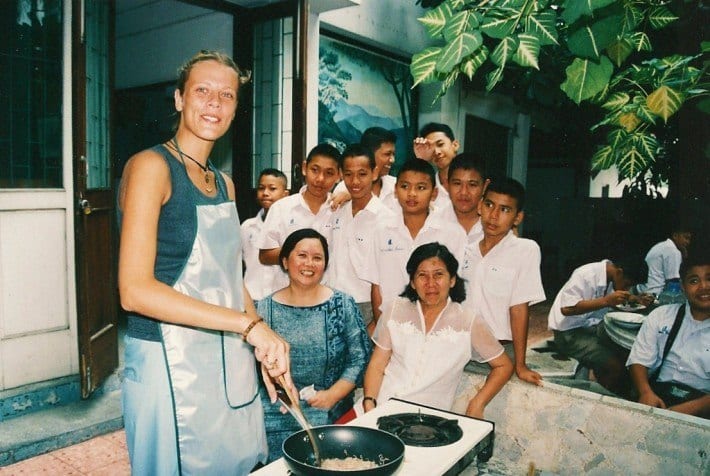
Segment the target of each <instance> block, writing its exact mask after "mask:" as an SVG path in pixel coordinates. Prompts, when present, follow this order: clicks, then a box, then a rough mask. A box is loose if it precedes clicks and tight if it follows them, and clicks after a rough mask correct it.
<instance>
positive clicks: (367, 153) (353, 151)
mask: <svg viewBox="0 0 710 476" xmlns="http://www.w3.org/2000/svg"><path fill="white" fill-rule="evenodd" d="M361 156H362V157H367V161H368V163H369V164H370V169H374V168H375V166H376V165H377V163H376V162H375V154H374V153H373V152H372V151H371V150H370V149H368V148H367V147H365V146H364V145H363V144H350V145H348V146H347V147H346V148H345V150H344V151H343V154H342V156H341V160H340V163H339V164H338V165H340V168H341V169H342V168H344V167H345V159H349V158H351V157H361Z"/></svg>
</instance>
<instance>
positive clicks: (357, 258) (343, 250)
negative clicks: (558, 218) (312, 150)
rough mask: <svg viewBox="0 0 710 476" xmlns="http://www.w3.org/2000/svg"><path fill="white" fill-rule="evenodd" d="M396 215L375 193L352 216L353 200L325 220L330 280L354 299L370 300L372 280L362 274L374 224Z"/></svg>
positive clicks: (332, 285) (328, 282) (329, 282)
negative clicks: (364, 277) (366, 279)
mask: <svg viewBox="0 0 710 476" xmlns="http://www.w3.org/2000/svg"><path fill="white" fill-rule="evenodd" d="M392 215H394V212H392V211H391V210H390V209H389V208H387V207H386V206H385V205H384V204H383V203H382V202H381V201H380V199H379V198H377V197H376V196H375V195H373V196H372V198H371V199H370V201H369V202H368V203H367V205H366V206H365V208H363V209H362V210H360V211H359V212H357V214H356V215H355V216H353V204H352V202H351V201H350V202H347V203H345V204H344V205H343V206H341V207H340V208H339V209H338V210H336V211H335V212H334V213H333V214H332V215H331V217H330V220H329V221H328V222H327V223H326V224H325V227H324V229H325V233H326V238H327V239H328V249H329V254H330V262H329V263H328V271H327V280H326V282H327V284H328V285H329V286H331V287H333V288H336V289H339V290H340V291H343V292H344V293H346V294H349V295H351V296H352V297H353V298H354V299H355V302H358V303H363V302H370V289H371V284H370V283H369V282H368V281H365V280H364V279H362V278H361V276H365V275H367V273H365V272H363V269H364V267H365V264H366V263H365V261H366V257H367V254H368V252H369V250H370V246H371V242H372V236H373V232H374V229H375V225H376V224H377V223H378V221H380V220H382V219H384V218H385V217H388V216H392Z"/></svg>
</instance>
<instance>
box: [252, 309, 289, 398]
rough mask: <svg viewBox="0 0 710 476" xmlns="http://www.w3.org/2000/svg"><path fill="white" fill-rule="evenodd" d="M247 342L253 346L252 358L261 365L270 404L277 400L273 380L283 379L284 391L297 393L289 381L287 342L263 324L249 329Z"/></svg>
mask: <svg viewBox="0 0 710 476" xmlns="http://www.w3.org/2000/svg"><path fill="white" fill-rule="evenodd" d="M247 342H248V343H249V344H251V345H253V346H254V356H255V357H256V360H257V361H259V362H260V363H261V375H262V376H263V377H264V385H265V386H266V390H267V392H268V393H269V398H270V399H271V403H275V402H276V400H277V396H276V387H275V386H274V380H275V379H279V377H283V382H284V383H285V384H286V387H288V388H285V389H284V390H286V391H288V392H291V393H292V394H293V392H296V393H297V390H296V387H295V386H294V384H293V381H292V380H291V360H290V357H289V351H290V347H289V345H288V342H286V341H285V340H284V339H283V338H282V337H281V336H280V335H278V334H277V333H276V332H274V331H273V330H272V329H271V328H270V327H269V326H267V325H266V324H265V323H263V322H260V323H258V324H256V325H255V326H254V327H253V328H252V329H251V331H250V332H249V334H248V336H247ZM279 380H280V379H279ZM279 383H280V382H279Z"/></svg>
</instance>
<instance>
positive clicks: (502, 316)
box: [461, 230, 545, 340]
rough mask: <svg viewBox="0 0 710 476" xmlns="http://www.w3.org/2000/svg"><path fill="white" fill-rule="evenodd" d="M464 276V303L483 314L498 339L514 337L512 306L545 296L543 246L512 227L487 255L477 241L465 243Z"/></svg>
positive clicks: (541, 298) (542, 299) (537, 300)
mask: <svg viewBox="0 0 710 476" xmlns="http://www.w3.org/2000/svg"><path fill="white" fill-rule="evenodd" d="M461 276H462V277H463V278H464V279H466V301H465V305H468V306H472V307H473V310H474V311H475V312H476V314H477V315H480V316H482V317H483V319H484V320H485V321H486V323H487V324H488V325H489V326H490V328H491V330H492V331H493V335H495V336H496V339H499V340H512V339H513V334H512V332H511V330H510V307H511V306H515V305H516V304H522V303H529V304H530V305H532V304H536V303H538V302H541V301H544V300H545V290H544V289H543V287H542V278H541V276H540V247H539V246H538V244H537V243H535V242H534V241H533V240H529V239H526V238H518V237H517V236H515V234H514V233H513V231H512V230H511V231H510V232H508V234H507V235H506V236H505V238H503V239H502V240H501V241H500V243H498V244H497V245H496V246H494V247H493V249H491V250H490V251H489V252H488V253H487V254H486V256H481V249H480V248H479V246H478V243H472V244H470V245H466V257H465V259H464V265H463V269H462V274H461Z"/></svg>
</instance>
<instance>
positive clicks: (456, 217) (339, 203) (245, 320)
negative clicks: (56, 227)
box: [118, 51, 708, 475]
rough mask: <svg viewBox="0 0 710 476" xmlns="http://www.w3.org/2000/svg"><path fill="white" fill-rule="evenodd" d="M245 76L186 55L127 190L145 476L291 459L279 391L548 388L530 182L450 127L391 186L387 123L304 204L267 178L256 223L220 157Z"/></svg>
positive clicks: (326, 406) (139, 443) (478, 409)
mask: <svg viewBox="0 0 710 476" xmlns="http://www.w3.org/2000/svg"><path fill="white" fill-rule="evenodd" d="M246 81H248V76H247V75H245V74H244V73H243V72H242V71H241V70H240V69H239V67H238V66H237V65H236V64H235V63H234V62H233V61H232V60H231V58H229V57H228V56H226V55H224V54H222V53H219V52H214V51H202V52H200V53H198V54H197V55H195V56H194V57H192V58H191V59H189V60H188V61H187V62H186V63H185V64H184V65H183V67H182V68H181V69H180V71H179V76H178V81H177V87H176V90H175V94H174V101H175V109H176V111H177V113H178V117H179V121H178V124H177V127H176V131H175V135H174V136H173V137H172V138H171V139H170V140H168V141H166V142H165V143H162V144H158V145H156V146H154V147H152V148H150V149H147V150H144V151H142V152H139V153H138V154H136V155H134V156H133V157H132V158H131V159H130V160H129V161H128V163H127V165H126V168H125V170H124V174H123V177H122V181H121V185H120V187H119V195H118V205H119V206H118V209H119V221H120V227H121V239H120V251H119V276H118V280H119V293H120V299H121V305H122V307H123V308H124V309H125V310H126V311H127V322H128V326H127V333H126V338H125V339H126V348H125V349H126V350H125V366H124V375H125V379H124V383H123V410H124V423H125V429H126V437H127V444H128V450H129V456H130V460H131V468H132V473H133V474H151V475H152V474H182V473H200V474H235V473H236V474H246V473H248V472H250V471H251V470H253V469H254V468H255V467H258V466H259V465H261V464H264V463H266V462H267V461H269V460H270V459H274V458H276V457H278V456H279V454H280V441H282V440H283V438H284V437H285V436H286V435H287V434H288V433H290V432H292V431H294V426H293V425H294V424H295V423H294V421H292V420H291V419H290V417H288V416H286V415H285V414H284V413H283V412H282V409H280V407H279V405H278V403H277V386H279V385H280V386H284V387H286V390H287V391H288V392H291V394H293V392H298V393H299V394H300V396H301V398H302V399H303V401H304V405H303V408H304V411H305V412H306V413H307V416H308V418H309V419H311V420H312V422H313V423H315V424H319V423H326V422H333V421H337V420H339V419H342V418H344V417H345V416H346V412H347V410H348V408H350V407H353V405H354V408H355V409H356V410H358V411H370V410H371V409H372V408H374V407H375V406H376V405H377V403H378V400H379V401H383V400H385V399H387V398H389V397H392V396H398V397H402V398H408V399H410V400H413V401H417V402H420V403H424V404H430V405H432V406H436V407H439V408H449V407H450V406H451V405H452V403H453V398H454V395H455V390H456V384H457V382H458V380H459V378H460V376H461V372H462V371H463V368H464V366H465V365H467V364H468V363H469V361H471V360H476V361H479V362H481V363H484V364H487V365H486V367H487V369H488V372H489V374H488V378H487V379H486V381H485V384H484V386H483V387H482V388H481V389H480V390H479V391H478V393H477V394H476V395H475V396H474V397H473V398H472V400H471V401H470V402H469V404H468V408H467V410H466V413H467V414H469V415H472V416H478V417H481V416H483V411H484V408H485V406H486V404H487V403H488V402H489V401H490V400H491V399H492V398H493V397H494V396H495V394H496V393H497V392H498V391H499V390H500V389H501V388H502V386H503V385H504V384H505V382H507V381H508V379H509V378H510V376H511V375H512V373H513V372H515V373H516V374H517V375H518V377H519V378H520V379H522V380H524V381H527V382H531V383H535V384H540V382H541V377H540V375H539V374H537V373H536V372H534V371H532V370H530V369H529V368H528V367H527V365H526V362H525V350H526V349H525V347H526V341H527V328H528V308H529V306H530V305H531V304H534V303H536V302H539V301H542V300H544V299H545V295H544V291H543V288H542V282H541V277H540V250H539V247H538V246H537V244H536V243H535V242H534V241H532V240H527V239H524V238H520V237H518V236H517V234H516V227H517V225H519V224H520V223H521V221H522V219H523V217H524V212H523V207H524V189H523V187H522V185H521V184H520V183H518V182H516V181H515V180H512V179H510V178H497V179H491V180H489V179H488V178H487V176H486V173H485V170H484V167H483V164H482V163H481V162H480V161H479V160H477V159H475V158H473V157H471V156H470V155H466V154H459V153H458V148H459V144H458V142H457V141H456V140H455V138H454V136H453V133H452V131H451V129H450V128H449V127H448V126H446V125H443V124H429V125H427V126H425V127H424V128H423V129H422V131H421V137H419V138H417V139H416V140H415V142H414V155H415V157H414V158H412V159H410V160H407V161H406V162H405V163H404V164H402V166H401V168H400V169H399V171H398V173H397V176H396V177H393V176H390V175H389V171H390V168H391V167H392V165H393V164H394V144H395V140H394V136H393V135H392V134H391V133H389V132H388V131H384V130H381V129H377V128H373V129H370V130H367V131H365V133H364V134H363V137H362V140H361V142H360V143H359V144H353V145H351V146H349V147H347V148H346V150H345V151H344V152H343V153H342V154H341V153H340V152H339V151H338V150H337V149H335V148H334V147H332V146H330V145H327V144H320V145H318V146H316V147H315V148H313V149H312V150H311V151H310V153H309V154H308V156H307V157H306V159H305V160H304V162H303V165H302V173H303V176H304V178H305V186H304V187H303V188H302V189H301V190H299V191H298V192H297V193H290V194H289V192H288V190H287V181H286V177H285V176H284V175H283V174H282V173H281V172H279V171H277V170H274V169H270V170H266V171H263V172H262V173H261V175H260V177H259V185H258V190H257V200H258V201H259V203H260V204H261V206H262V210H261V211H260V212H259V214H258V215H257V216H256V217H254V218H253V219H250V220H246V221H245V222H244V224H243V225H242V227H241V229H240V227H239V217H238V215H237V209H236V205H235V202H234V197H235V192H234V185H233V183H232V181H231V180H230V178H229V177H228V176H227V175H225V174H223V173H222V172H220V171H218V170H217V169H216V168H215V167H214V166H213V165H212V164H211V163H210V162H209V155H210V152H211V150H212V147H213V145H214V142H215V141H216V140H217V139H218V138H219V137H221V136H222V135H224V133H225V132H226V131H227V130H228V128H229V127H230V125H231V123H232V120H233V118H234V115H235V112H236V107H237V100H238V92H239V88H240V85H241V84H243V83H244V82H246ZM422 159H423V160H422ZM432 165H433V166H434V167H432ZM341 176H342V183H341V184H338V185H337V186H336V182H338V180H339V178H340V177H341ZM334 186H335V189H334V190H333V188H334ZM332 190H333V191H332ZM242 260H243V261H244V263H245V267H246V274H243V273H242V269H243V263H242ZM693 269H695V268H693ZM692 276H693V277H692V278H688V279H691V281H692V283H693V284H691V283H690V282H689V284H688V286H696V284H694V283H695V282H696V280H697V277H696V274H693V275H692ZM707 279H708V278H707V277H705V276H703V277H702V280H701V285H700V289H701V292H700V293H699V295H700V300H701V301H703V300H707V291H706V289H707V286H706V285H705V283H706V280H707ZM703 293H704V294H703ZM688 294H689V296H690V293H688ZM703 302H704V301H703ZM693 315H694V314H693ZM681 334H682V332H681ZM506 351H507V352H506ZM670 355H672V352H671V353H670ZM511 357H512V360H511ZM667 360H672V358H671V357H669V358H668V359H667ZM359 385H362V386H363V395H364V396H363V398H362V400H361V401H360V402H357V403H355V402H353V400H352V399H353V393H354V390H355V388H356V387H357V386H359ZM645 398H647V399H649V400H650V398H648V395H646V397H645Z"/></svg>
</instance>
